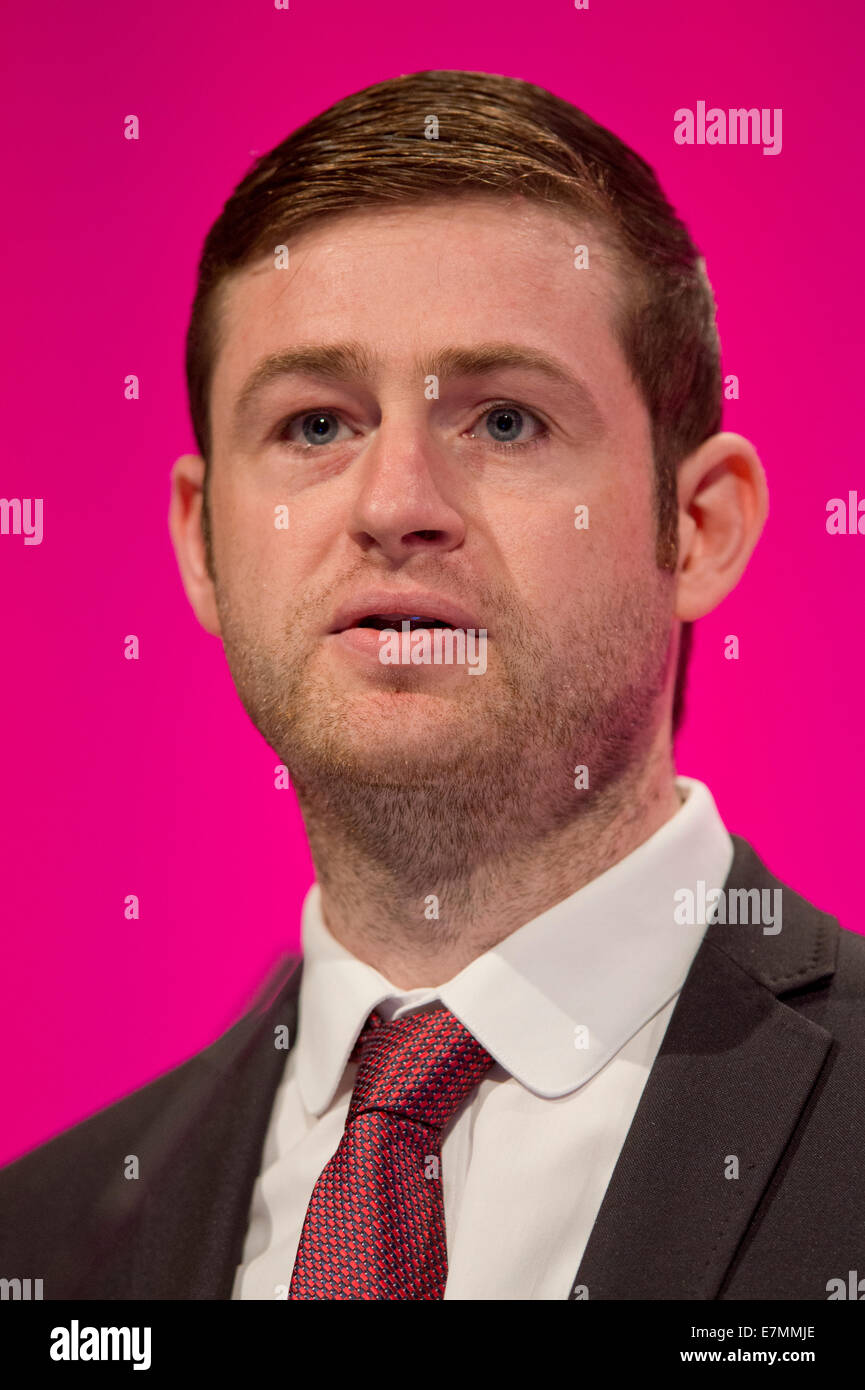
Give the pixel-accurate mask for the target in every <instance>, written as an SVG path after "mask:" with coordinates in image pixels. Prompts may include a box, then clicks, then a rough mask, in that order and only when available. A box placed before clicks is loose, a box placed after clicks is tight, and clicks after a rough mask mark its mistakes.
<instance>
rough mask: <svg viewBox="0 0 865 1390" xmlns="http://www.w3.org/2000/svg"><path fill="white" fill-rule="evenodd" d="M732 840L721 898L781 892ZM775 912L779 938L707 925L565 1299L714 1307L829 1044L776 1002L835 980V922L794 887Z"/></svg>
mask: <svg viewBox="0 0 865 1390" xmlns="http://www.w3.org/2000/svg"><path fill="white" fill-rule="evenodd" d="M732 838H733V843H734V848H735V855H734V860H733V864H732V867H731V870H730V874H729V876H728V879H727V882H726V884H725V888H726V889H727V890H728V891H727V901H730V897H729V891H730V890H731V889H733V888H742V889H745V890H748V889H753V888H756V889H758V890H763V889H768V890H770V891H772V890H774V889H778V888H780V887H781V885H780V884H779V882H778V880H777V879H775V878H773V876H772V875H771V874H769V872H768V870H767V869H766V868H765V866H764V865H763V864H762V863H761V862H760V860H759V859H758V858H757V856H756V855H755V854H754V851H753V850H752V849H751V847H750V846H749V845H748V844H747V843H746V842H745V841H744V840H741V839H740V838H739V837H738V836H733V837H732ZM769 901H772V900H769ZM783 914H784V915H783V924H782V929H781V931H780V932H779V933H778V934H777V935H774V936H773V935H766V934H764V932H763V929H762V926H760V925H759V924H757V925H725V924H723V923H720V922H717V923H713V924H712V925H711V926H710V927H709V928H708V930H707V932H706V935H705V936H704V938H703V942H702V944H701V946H700V948H699V950H698V952H697V954H696V956H695V959H694V963H693V965H692V967H691V970H690V972H689V974H688V977H687V979H686V981H685V984H684V986H683V988H682V991H681V994H680V996H679V1000H678V1003H677V1005H676V1008H675V1010H674V1012H673V1015H672V1018H671V1020H670V1024H669V1027H668V1028H667V1032H666V1034H665V1037H664V1041H663V1043H662V1046H661V1048H660V1050H659V1053H658V1056H657V1058H656V1060H655V1065H654V1066H653V1067H652V1069H651V1071H650V1073H649V1078H648V1081H647V1083H646V1086H645V1088H644V1091H643V1094H642V1097H641V1099H640V1104H639V1106H638V1108H637V1112H636V1115H635V1117H634V1120H633V1123H632V1125H631V1128H630V1130H629V1131H628V1135H627V1139H626V1141H625V1144H624V1147H623V1149H622V1152H621V1154H620V1156H619V1160H618V1163H617V1165H616V1168H615V1170H614V1172H613V1176H612V1179H611V1181H610V1184H609V1187H608V1188H607V1192H606V1194H605V1197H604V1201H603V1203H602V1204H601V1208H600V1211H599V1213H598V1217H597V1220H596V1222H595V1225H594V1227H593V1230H592V1233H591V1236H590V1238H589V1241H588V1244H587V1246H586V1249H585V1252H584V1255H583V1259H582V1261H581V1264H580V1267H579V1270H578V1272H577V1276H576V1279H575V1281H574V1286H573V1288H572V1291H571V1294H570V1297H571V1298H572V1299H574V1298H585V1297H588V1298H589V1299H623V1300H624V1299H713V1298H716V1297H717V1296H718V1292H719V1290H720V1288H721V1285H722V1283H723V1281H724V1277H725V1275H726V1272H727V1270H728V1268H729V1266H730V1264H731V1262H732V1260H733V1258H734V1256H735V1253H736V1250H737V1247H738V1245H739V1243H740V1241H741V1240H742V1238H743V1236H744V1235H745V1232H746V1230H747V1227H748V1224H749V1222H750V1220H751V1218H752V1216H753V1214H754V1211H755V1208H756V1207H757V1205H758V1203H759V1201H760V1199H761V1196H762V1195H763V1193H764V1191H765V1189H766V1187H767V1184H768V1183H769V1180H770V1178H771V1176H772V1173H773V1171H774V1169H775V1167H776V1165H777V1164H778V1162H779V1160H780V1158H781V1156H782V1154H783V1152H784V1150H785V1148H786V1146H787V1144H788V1143H789V1141H790V1138H791V1135H792V1133H793V1131H794V1129H795V1127H796V1124H797V1122H798V1120H799V1117H800V1115H801V1113H802V1110H803V1108H804V1106H805V1104H806V1102H807V1100H808V1097H809V1095H810V1093H811V1091H812V1088H813V1087H814V1084H815V1082H816V1080H817V1076H818V1074H819V1072H820V1069H821V1067H822V1066H823V1063H824V1060H825V1058H826V1054H827V1052H828V1050H829V1047H830V1045H831V1042H832V1038H831V1036H830V1034H829V1033H827V1032H826V1030H825V1029H823V1028H821V1027H819V1026H818V1025H817V1024H815V1023H812V1022H810V1021H809V1020H808V1019H806V1018H804V1017H803V1016H802V1015H801V1014H799V1013H797V1012H796V1011H795V1010H794V1009H792V1008H790V1007H789V1006H788V1005H787V1004H784V1003H783V1002H782V1001H781V1000H780V999H779V998H778V997H777V996H778V995H779V994H781V993H783V992H784V991H785V990H790V989H801V988H803V987H806V986H807V985H810V984H814V983H816V982H817V981H819V980H823V979H826V978H827V977H828V976H830V975H831V973H832V971H833V969H834V958H835V952H836V949H837V939H838V930H839V929H838V925H837V922H835V921H834V919H833V918H829V917H826V916H825V915H824V914H823V913H820V912H818V911H817V910H816V908H813V907H812V906H811V905H810V904H808V903H806V902H805V901H804V900H803V899H801V898H799V897H798V895H796V894H794V893H793V892H792V890H791V889H789V888H783ZM728 1174H730V1176H727V1175H728Z"/></svg>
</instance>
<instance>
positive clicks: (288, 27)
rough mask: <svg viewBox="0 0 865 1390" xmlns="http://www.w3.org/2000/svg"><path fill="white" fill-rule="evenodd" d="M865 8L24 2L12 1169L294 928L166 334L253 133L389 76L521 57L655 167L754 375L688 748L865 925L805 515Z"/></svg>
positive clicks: (850, 756)
mask: <svg viewBox="0 0 865 1390" xmlns="http://www.w3.org/2000/svg"><path fill="white" fill-rule="evenodd" d="M861 16H862V11H861V0H840V2H839V3H836V4H833V5H831V6H830V5H819V6H814V5H813V4H811V3H810V0H793V3H791V0H783V2H782V0H728V3H727V4H725V5H723V6H720V5H718V6H703V5H700V6H698V5H696V4H690V5H685V4H680V3H675V0H658V3H654V4H648V3H646V2H645V0H590V9H589V10H587V11H578V10H575V9H574V7H573V4H572V3H569V0H556V3H550V0H544V3H541V4H530V5H518V4H516V3H514V0H499V3H495V4H493V3H491V0H473V3H472V4H471V5H467V4H466V3H465V0H436V3H435V4H434V5H405V4H391V3H385V0H365V3H363V4H361V5H359V4H357V3H356V0H353V2H352V3H349V0H327V3H325V2H324V0H291V8H290V10H288V11H278V10H275V9H273V8H272V6H270V5H269V4H268V3H267V0H258V2H257V3H253V4H249V3H244V4H240V3H234V4H229V3H224V0H208V3H207V4H205V3H202V0H184V3H183V4H181V5H178V4H176V3H171V4H166V3H165V0H154V3H150V4H148V5H140V6H118V5H109V4H107V3H105V4H102V5H75V6H70V5H60V4H58V3H56V0H49V3H48V4H43V5H38V6H35V7H33V6H31V7H27V6H19V7H17V13H16V14H15V16H14V18H13V17H12V16H11V14H7V20H6V26H7V29H8V28H9V27H10V25H11V29H12V33H11V34H9V33H7V34H6V47H7V49H9V48H10V47H11V50H12V52H11V58H10V61H9V63H8V77H7V80H6V82H5V83H4V88H5V90H4V93H3V101H4V104H5V107H6V109H5V111H4V113H3V121H4V126H3V128H4V132H5V135H6V145H7V149H6V155H5V160H4V180H5V184H6V194H7V198H6V202H7V213H6V217H5V219H4V224H3V233H4V236H5V238H6V250H5V257H4V269H5V272H6V277H5V278H6V284H5V299H6V304H7V313H6V333H5V344H4V349H3V351H4V361H3V371H2V388H3V392H4V395H5V398H6V399H5V402H4V404H5V411H4V428H5V432H6V441H5V450H4V460H3V468H2V475H0V476H2V482H0V493H2V495H4V496H6V497H37V496H39V497H42V498H43V499H44V509H45V523H44V524H45V536H44V540H43V543H42V544H41V545H40V546H24V544H23V541H22V538H21V537H14V536H0V566H2V571H3V573H2V586H3V587H2V593H3V620H2V621H3V650H4V652H5V655H6V658H7V671H6V675H5V678H4V679H3V682H2V693H0V700H2V719H3V771H4V773H5V784H6V785H5V795H4V798H3V801H4V808H3V812H2V817H3V823H2V827H0V829H2V855H3V861H4V862H3V868H2V897H0V902H2V911H3V918H4V932H3V968H2V980H0V991H2V997H0V1028H2V1034H3V1036H2V1056H3V1058H4V1067H3V1073H2V1078H0V1080H2V1096H0V1116H2V1133H0V1162H6V1161H9V1160H10V1159H12V1158H14V1157H16V1156H17V1155H18V1154H20V1153H22V1152H24V1151H25V1150H26V1149H28V1148H30V1147H32V1146H33V1145H35V1144H37V1143H39V1142H41V1141H43V1140H45V1139H47V1138H49V1137H50V1136H51V1135H53V1134H55V1133H57V1132H58V1131H59V1130H61V1129H63V1128H65V1127H66V1126H68V1125H70V1124H72V1123H74V1122H75V1121H77V1120H79V1119H82V1118H83V1117H84V1116H86V1115H87V1114H90V1113H91V1112H92V1111H94V1110H96V1109H98V1108H100V1107H101V1106H103V1105H106V1104H108V1103H109V1102H111V1101H113V1100H115V1099H117V1098H119V1097H120V1096H121V1095H123V1094H125V1093H126V1092H128V1091H130V1090H132V1089H133V1088H135V1087H137V1086H139V1085H142V1084H143V1083H145V1082H147V1081H149V1080H151V1079H152V1078H154V1077H155V1076H157V1075H158V1074H160V1073H161V1072H163V1071H165V1070H166V1069H167V1068H169V1067H171V1066H173V1065H175V1064H176V1063H178V1062H180V1061H182V1060H183V1059H185V1058H186V1057H188V1056H190V1055H191V1054H192V1053H193V1052H195V1051H196V1050H198V1049H199V1048H201V1047H203V1046H204V1045H205V1044H207V1043H208V1042H210V1041H211V1040H212V1039H213V1038H215V1037H216V1036H217V1035H218V1034H219V1033H220V1032H222V1031H223V1030H224V1029H225V1028H226V1027H228V1026H229V1024H230V1023H231V1022H232V1021H233V1020H234V1019H235V1018H236V1017H237V1016H238V1014H239V1013H240V1012H241V1011H242V1010H243V1009H244V1007H245V1006H246V1005H247V1003H248V1001H249V999H250V997H251V996H252V994H253V993H254V992H255V990H256V988H257V986H258V984H259V982H260V981H261V979H262V977H263V976H264V975H266V974H267V972H268V970H269V969H270V967H271V966H272V964H273V963H274V961H275V960H276V958H277V957H278V956H279V955H280V954H281V953H282V952H283V951H284V950H286V949H289V948H291V947H294V946H295V945H296V943H297V940H298V928H299V911H300V906H301V902H302V899H303V896H304V893H305V891H306V889H307V887H308V885H309V883H310V882H311V879H312V867H311V862H310V859H309V855H308V851H307V848H306V842H305V838H304V834H303V829H302V825H301V821H300V817H299V813H298V810H297V805H296V803H295V800H294V794H293V792H290V791H288V792H284V791H276V790H274V787H273V767H274V763H275V762H276V758H275V755H274V754H273V753H272V752H271V750H270V749H269V748H268V747H267V746H266V745H265V743H264V742H263V740H262V739H261V738H260V736H259V735H258V734H257V733H256V731H255V730H254V729H253V727H252V725H251V724H250V723H249V721H248V719H247V717H246V715H245V713H244V711H243V709H242V706H241V704H240V701H239V699H238V697H237V695H236V692H235V690H234V687H233V685H232V683H231V679H230V677H229V674H228V669H227V667H226V664H225V661H224V657H223V654H222V649H221V647H220V645H219V644H218V643H217V642H216V641H215V640H214V639H212V638H210V637H208V636H206V635H205V634H204V633H203V632H202V631H201V630H200V629H199V628H198V626H197V624H196V622H195V619H194V617H193V614H192V611H191V609H190V608H189V606H188V604H187V601H186V598H185V596H184V594H183V592H182V589H181V586H180V580H179V577H178V575H177V571H176V566H175V562H174V558H173V553H172V551H171V549H170V545H169V537H168V531H167V527H166V511H167V505H168V473H169V469H170V467H171V464H172V463H173V461H174V459H175V458H176V456H177V455H178V454H180V453H182V452H186V451H188V450H190V449H194V444H193V438H192V432H191V428H190V425H189V423H188V419H187V414H186V401H185V395H184V379H183V339H184V333H185V330H186V325H187V319H188V312H189V307H190V303H191V299H192V294H193V289H194V274H195V266H196V262H197V257H198V253H199V250H200V245H201V242H202V239H203V237H204V235H205V233H206V231H207V228H208V227H209V225H210V223H211V222H212V221H213V219H214V218H215V217H216V215H217V214H218V212H219V210H220V208H221V206H222V203H223V201H224V199H225V198H226V197H227V196H228V194H229V192H230V191H231V189H232V188H233V187H234V185H235V184H236V183H237V181H238V180H239V179H240V178H241V177H242V175H243V174H244V172H245V171H246V169H247V167H248V166H249V164H250V163H251V162H252V152H253V151H255V152H263V151H265V150H267V149H269V148H270V147H271V146H273V145H274V144H276V143H277V142H278V141H280V140H282V139H283V138H284V137H285V136H286V134H288V132H289V131H290V130H292V129H293V128H295V127H296V126H297V125H299V124H300V123H301V122H303V121H305V120H307V119H309V118H310V117H311V116H313V115H315V114H316V113H317V112H319V111H321V110H323V109H324V108H325V107H326V106H328V105H330V104H331V103H332V102H333V101H336V100H338V99H339V98H340V97H342V96H344V95H346V94H347V93H349V92H353V91H356V90H357V89H359V88H361V87H364V86H366V85H368V84H369V83H372V82H377V81H380V80H382V79H383V78H386V77H393V76H397V75H399V74H400V73H406V72H412V71H415V70H418V69H423V68H464V69H475V70H483V71H489V72H500V73H506V74H510V75H513V76H516V77H522V78H526V79H529V80H530V81H533V82H537V83H540V84H541V85H543V86H546V87H549V88H550V89H551V90H552V91H554V92H556V93H558V94H559V95H561V96H563V97H565V98H567V99H568V100H570V101H572V102H573V103H574V104H576V105H578V106H581V107H583V108H584V109H585V110H586V111H587V112H588V113H589V114H590V115H591V116H593V117H594V118H595V119H596V120H598V121H600V122H601V123H602V124H605V125H608V126H610V127H611V128H612V129H613V130H614V131H615V132H616V133H617V134H618V135H620V136H621V137H622V138H623V139H624V140H625V141H627V142H628V143H629V144H631V145H632V146H634V147H635V148H636V149H637V150H638V151H639V152H640V153H641V154H642V155H643V156H644V157H645V158H647V159H648V160H649V162H650V163H651V164H652V165H653V166H654V167H655V169H656V170H657V172H658V174H659V176H660V179H661V182H662V184H663V186H664V188H665V190H666V192H667V194H668V196H669V197H670V199H671V201H672V202H673V204H674V205H675V206H676V207H677V209H678V210H679V212H680V214H681V215H682V216H683V217H684V219H685V221H686V222H687V224H688V226H689V227H690V229H691V232H692V235H693V236H694V238H695V240H696V242H697V244H698V246H700V248H701V250H702V251H703V253H704V254H705V256H706V260H707V267H708V272H709V276H710V279H711V280H712V283H713V285H714V288H715V292H716V297H717V300H718V304H719V319H718V321H719V328H720V332H721V339H722V347H723V353H724V359H723V365H724V369H725V372H735V373H736V374H737V375H738V376H739V378H740V383H741V399H740V400H739V401H733V402H729V403H727V404H726V405H725V418H724V428H726V429H733V430H738V431H740V432H741V433H743V434H746V435H747V436H748V437H749V438H751V439H752V440H753V441H754V443H755V445H756V447H757V449H758V452H759V453H760V455H761V457H762V460H763V463H764V466H765V468H766V471H767V474H768V478H769V485H770V491H771V514H770V518H769V522H768V525H767V528H766V531H765V533H764V536H763V540H762V542H761V543H760V546H759V548H758V551H757V553H756V555H755V558H754V560H753V561H752V563H751V566H750V568H749V570H748V571H747V572H746V575H745V577H744V579H743V581H742V583H741V584H740V586H739V588H738V590H737V591H736V592H735V593H734V594H733V595H732V596H731V597H730V598H729V599H728V600H727V601H726V603H725V604H724V605H723V606H722V608H721V609H720V611H719V612H717V613H716V614H715V615H712V616H710V617H708V618H705V619H704V620H702V621H701V623H700V624H699V626H698V629H697V637H696V645H695V651H694V655H693V658H692V674H691V679H690V714H689V718H688V721H687V725H686V728H685V730H684V733H683V735H682V737H681V738H680V742H679V758H678V765H679V769H680V771H681V772H683V773H686V774H689V775H693V776H696V777H700V778H702V779H703V780H705V781H706V782H707V783H708V784H709V786H710V788H711V789H712V791H713V793H714V796H715V798H716V800H717V802H718V805H719V807H720V810H721V813H722V815H723V816H724V818H725V820H726V823H727V825H728V827H729V828H730V829H731V830H733V831H736V832H738V833H740V834H743V835H745V836H746V837H747V838H749V839H750V840H751V841H752V842H753V844H754V845H755V848H756V849H757V851H758V853H760V854H761V856H762V857H763V858H764V859H765V860H766V861H767V862H768V864H769V867H770V868H771V869H773V870H774V871H775V872H776V873H777V874H778V875H779V876H780V877H781V878H782V879H784V880H785V881H787V882H789V883H790V884H791V885H792V886H793V887H795V888H796V889H797V890H798V891H800V892H801V893H803V894H804V895H805V896H806V897H809V898H810V899H812V900H813V901H814V902H816V903H817V904H818V905H819V906H821V907H822V908H824V909H826V910H829V911H831V912H834V913H836V914H838V915H839V916H840V918H841V920H842V922H844V923H845V924H846V925H847V926H849V927H852V928H853V929H854V930H857V931H858V930H862V929H863V927H865V923H863V920H862V915H861V911H860V909H859V897H860V885H859V882H858V878H859V873H860V872H861V861H862V830H863V820H862V817H861V815H860V813H859V793H860V789H861V787H862V784H863V772H865V767H863V761H865V760H863V732H862V731H863V718H862V712H861V695H860V692H861V689H862V674H863V673H862V662H863V641H862V582H861V575H862V565H863V558H865V536H862V537H851V536H838V537H830V536H828V535H827V533H826V529H825V518H826V502H827V500H828V499H829V498H830V497H835V496H842V497H846V495H847V492H848V490H849V489H851V488H857V487H858V488H859V489H860V491H861V492H862V494H863V495H865V469H863V465H862V458H863V438H862V407H861V402H862V387H861V379H862V366H863V363H862V352H861V346H860V344H861V324H862V321H863V304H862V274H861V265H860V263H859V250H858V248H859V243H860V239H861V238H860V231H861V226H862V214H863V206H862V191H861V190H862V181H863V179H862V176H863V169H862V162H861V158H860V149H861V98H862V80H861V66H860V65H861V51H862V37H863V35H862V30H863V20H862V17H861ZM698 100H705V101H706V102H707V103H708V105H710V106H712V105H716V106H720V107H722V108H724V109H727V108H729V107H734V106H736V107H737V106H745V107H751V106H756V107H758V108H762V107H768V108H772V109H774V108H775V107H781V108H782V110H783V149H782V152H781V153H780V154H779V155H775V156H770V155H764V154H763V153H762V151H761V149H760V147H759V146H748V147H734V146H714V147H712V146H703V147H700V146H693V147H681V146H678V145H676V144H675V143H674V142H673V134H672V132H673V124H674V123H673V112H674V111H675V109H676V108H677V107H680V106H689V107H691V108H693V109H695V108H696V104H697V101H698ZM130 113H134V114H136V115H138V116H139V117H140V121H141V139H140V140H139V141H138V142H137V143H130V142H128V141H126V140H125V139H123V137H122V122H123V118H124V117H125V116H127V115H128V114H130ZM130 372H132V373H136V374H138V375H139V376H140V379H141V399H140V400H139V401H137V402H129V401H125V400H124V398H123V382H124V377H125V376H126V374H127V373H130ZM127 633H136V634H137V635H138V636H139V638H140V642H141V659H140V660H139V661H138V662H130V661H126V660H124V658H123V639H124V637H125V636H126V634H127ZM727 633H736V634H738V636H739V638H740V641H741V659H740V660H739V661H738V662H729V661H726V660H725V659H724V658H723V639H724V637H725V635H726V634H727ZM127 893H136V894H138V895H139V896H140V900H141V918H140V920H139V921H137V922H127V921H126V920H125V918H124V914H123V901H124V896H125V895H126V894H127Z"/></svg>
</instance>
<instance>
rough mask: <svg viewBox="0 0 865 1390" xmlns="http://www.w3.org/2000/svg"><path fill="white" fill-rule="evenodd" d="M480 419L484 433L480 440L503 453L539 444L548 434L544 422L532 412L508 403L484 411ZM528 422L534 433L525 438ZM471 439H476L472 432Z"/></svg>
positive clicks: (476, 436)
mask: <svg viewBox="0 0 865 1390" xmlns="http://www.w3.org/2000/svg"><path fill="white" fill-rule="evenodd" d="M481 419H482V420H483V421H484V422H485V423H484V427H485V431H486V434H485V436H481V439H482V440H483V438H484V437H485V438H486V442H487V443H488V444H490V445H491V446H492V447H493V448H498V449H502V450H505V451H506V450H508V449H524V448H528V447H529V445H532V444H541V443H543V441H544V440H545V439H546V438H547V436H548V434H549V431H548V429H547V427H546V426H545V424H544V422H543V421H542V420H540V419H539V418H538V416H537V415H535V413H534V411H532V410H525V411H524V410H521V409H520V408H519V407H518V406H515V405H512V404H511V403H510V402H509V401H502V402H501V403H500V404H499V405H493V406H490V407H489V408H488V409H487V410H486V411H484V414H483V415H482V416H481ZM529 421H531V422H533V424H534V433H533V434H529V435H528V436H526V425H527V423H528V422H529ZM530 428H531V426H530ZM473 437H474V438H478V435H477V434H475V433H474V431H473Z"/></svg>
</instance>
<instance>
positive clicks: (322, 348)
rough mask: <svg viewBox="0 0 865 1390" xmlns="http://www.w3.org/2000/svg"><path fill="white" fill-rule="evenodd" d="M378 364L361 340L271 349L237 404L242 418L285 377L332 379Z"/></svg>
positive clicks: (363, 372)
mask: <svg viewBox="0 0 865 1390" xmlns="http://www.w3.org/2000/svg"><path fill="white" fill-rule="evenodd" d="M374 365H375V363H374V360H373V359H372V358H371V357H370V355H369V353H368V352H367V351H366V349H365V348H364V347H363V345H362V344H361V343H322V344H310V345H309V346H302V347H296V348H286V349H285V351H283V352H272V353H270V355H269V356H268V357H262V359H261V361H260V362H256V364H255V366H254V367H253V369H252V371H251V372H250V373H249V376H248V377H247V378H246V380H245V382H244V383H243V386H242V387H241V389H240V392H239V393H238V396H237V400H236V401H235V403H234V417H235V419H236V420H239V419H240V418H241V417H242V416H243V415H244V414H245V413H246V411H247V410H248V408H249V406H250V405H251V404H252V403H253V401H254V400H255V398H256V397H257V396H258V395H259V394H260V392H261V391H263V390H264V389H265V387H266V386H269V385H270V383H271V382H273V381H277V380H278V379H279V378H280V377H282V376H298V375H303V376H320V377H324V378H327V379H329V380H331V381H345V380H347V379H348V378H350V377H361V376H370V375H371V373H372V369H373V367H374Z"/></svg>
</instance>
